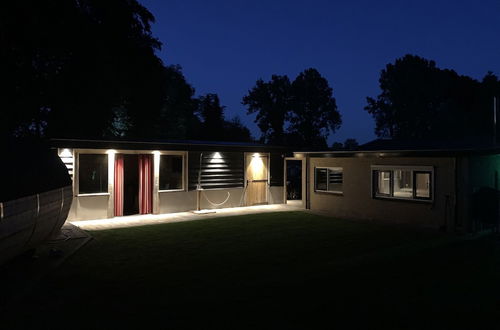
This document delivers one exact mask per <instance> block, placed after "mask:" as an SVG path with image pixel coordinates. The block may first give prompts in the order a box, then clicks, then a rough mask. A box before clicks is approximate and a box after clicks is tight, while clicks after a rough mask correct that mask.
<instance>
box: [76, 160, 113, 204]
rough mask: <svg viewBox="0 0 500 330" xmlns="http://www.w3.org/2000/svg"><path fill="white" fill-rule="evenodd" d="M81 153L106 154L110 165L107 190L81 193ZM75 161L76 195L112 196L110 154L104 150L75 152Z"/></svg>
mask: <svg viewBox="0 0 500 330" xmlns="http://www.w3.org/2000/svg"><path fill="white" fill-rule="evenodd" d="M80 155H104V156H106V159H107V163H108V164H107V166H108V178H107V180H108V182H107V184H106V186H107V191H102V192H96V193H80ZM74 157H75V161H74V170H75V171H74V172H73V176H74V179H73V180H74V181H73V182H74V183H75V192H76V194H75V195H76V197H87V196H110V193H109V174H110V173H109V154H107V153H105V152H102V151H101V150H84V151H77V152H75V156H74Z"/></svg>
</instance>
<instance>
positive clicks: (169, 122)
mask: <svg viewBox="0 0 500 330" xmlns="http://www.w3.org/2000/svg"><path fill="white" fill-rule="evenodd" d="M164 73H165V90H164V95H163V105H162V109H161V115H160V118H159V120H157V118H152V120H155V121H156V123H155V125H151V126H150V127H154V128H155V130H156V131H157V132H158V134H157V135H158V137H159V138H167V139H193V138H196V137H197V135H198V134H199V130H200V125H201V122H200V120H199V118H198V116H197V111H198V100H197V99H196V98H195V97H194V93H195V91H194V88H193V87H192V86H191V85H190V84H189V83H188V82H187V81H186V78H185V77H184V75H183V73H182V69H181V67H180V66H178V65H172V66H167V67H166V68H165V69H164Z"/></svg>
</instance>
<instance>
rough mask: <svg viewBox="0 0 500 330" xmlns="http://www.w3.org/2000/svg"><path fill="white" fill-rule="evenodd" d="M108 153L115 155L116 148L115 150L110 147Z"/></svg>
mask: <svg viewBox="0 0 500 330" xmlns="http://www.w3.org/2000/svg"><path fill="white" fill-rule="evenodd" d="M106 153H107V154H108V155H114V154H116V150H114V149H109V150H107V151H106Z"/></svg>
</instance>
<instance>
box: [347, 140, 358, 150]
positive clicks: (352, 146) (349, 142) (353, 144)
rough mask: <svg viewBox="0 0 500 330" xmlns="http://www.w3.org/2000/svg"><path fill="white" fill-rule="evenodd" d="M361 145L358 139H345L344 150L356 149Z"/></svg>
mask: <svg viewBox="0 0 500 330" xmlns="http://www.w3.org/2000/svg"><path fill="white" fill-rule="evenodd" d="M358 147H359V143H358V141H356V139H352V138H351V139H346V140H345V141H344V150H356V149H358Z"/></svg>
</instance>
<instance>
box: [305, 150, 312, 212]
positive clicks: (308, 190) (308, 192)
mask: <svg viewBox="0 0 500 330" xmlns="http://www.w3.org/2000/svg"><path fill="white" fill-rule="evenodd" d="M310 167H311V165H310V159H309V155H308V154H306V205H305V206H306V209H307V210H309V209H311V188H310V183H309V181H310V176H311V175H310V173H309V172H310Z"/></svg>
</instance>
